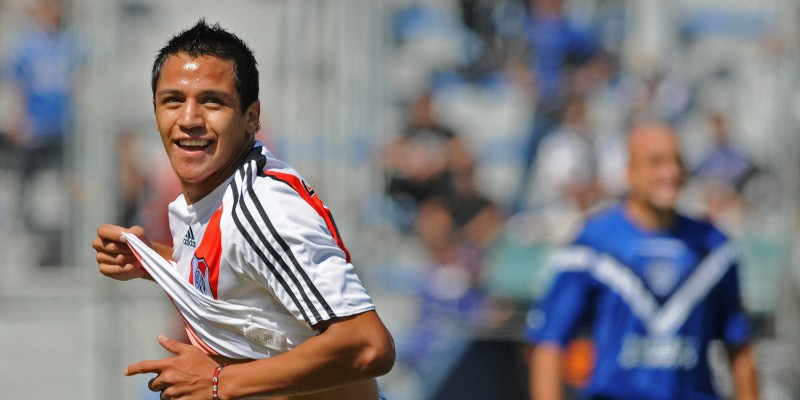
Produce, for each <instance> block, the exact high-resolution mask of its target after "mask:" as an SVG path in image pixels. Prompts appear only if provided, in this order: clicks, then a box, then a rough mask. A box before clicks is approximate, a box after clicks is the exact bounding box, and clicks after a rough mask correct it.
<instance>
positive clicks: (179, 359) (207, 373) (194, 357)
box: [125, 335, 218, 400]
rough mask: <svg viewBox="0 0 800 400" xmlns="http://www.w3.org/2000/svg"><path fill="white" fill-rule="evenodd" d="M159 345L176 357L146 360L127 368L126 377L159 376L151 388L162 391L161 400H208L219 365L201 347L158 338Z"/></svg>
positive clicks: (152, 382)
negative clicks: (150, 374)
mask: <svg viewBox="0 0 800 400" xmlns="http://www.w3.org/2000/svg"><path fill="white" fill-rule="evenodd" d="M158 343H160V344H161V346H162V347H164V348H165V349H167V351H169V352H170V353H172V354H174V355H175V357H171V358H164V359H161V360H146V361H139V362H138V363H135V364H131V365H129V366H128V368H125V375H126V376H131V375H136V374H146V373H153V372H154V373H156V374H158V375H156V377H155V378H153V379H152V380H150V383H149V384H148V387H149V388H150V390H152V391H154V392H161V399H162V400H164V399H175V400H178V399H180V400H207V399H209V398H210V397H211V377H212V376H213V375H214V370H215V369H216V368H217V366H218V364H217V363H216V362H215V361H214V360H212V359H211V357H209V356H207V355H206V354H205V353H203V351H202V350H200V349H198V348H197V347H194V346H191V345H188V344H184V343H181V342H178V341H176V340H173V339H170V338H168V337H166V336H164V335H158Z"/></svg>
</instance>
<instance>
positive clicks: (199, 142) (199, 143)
mask: <svg viewBox="0 0 800 400" xmlns="http://www.w3.org/2000/svg"><path fill="white" fill-rule="evenodd" d="M177 144H178V147H180V148H182V149H184V150H202V149H205V148H206V147H208V145H210V144H211V141H210V140H207V139H183V140H178V142H177Z"/></svg>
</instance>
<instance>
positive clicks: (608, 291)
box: [525, 205, 750, 400]
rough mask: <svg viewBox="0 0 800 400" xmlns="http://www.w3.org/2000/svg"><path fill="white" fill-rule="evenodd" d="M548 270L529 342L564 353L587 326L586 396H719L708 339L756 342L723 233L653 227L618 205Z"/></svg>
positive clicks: (696, 225) (700, 226) (688, 222)
mask: <svg viewBox="0 0 800 400" xmlns="http://www.w3.org/2000/svg"><path fill="white" fill-rule="evenodd" d="M552 265H553V267H554V269H555V276H554V278H553V279H554V280H553V282H552V283H551V286H550V288H549V290H548V292H547V294H546V295H545V296H544V298H543V299H541V301H539V302H537V303H536V304H534V306H533V307H532V308H531V311H530V313H529V315H528V320H527V326H526V330H525V336H526V339H527V340H528V341H530V342H531V343H550V344H556V345H559V346H561V347H564V346H565V345H566V344H567V343H568V342H569V341H570V339H571V338H572V337H573V335H574V334H575V332H576V329H577V328H578V327H579V326H580V325H581V324H582V323H584V322H588V323H589V326H590V327H591V336H592V337H591V338H592V341H593V342H594V344H595V349H596V350H595V351H596V354H595V368H594V372H593V374H592V378H591V380H590V381H589V383H588V385H587V386H586V387H585V388H584V390H583V394H584V398H587V399H619V400H622V399H631V400H633V399H635V400H645V399H652V400H662V399H663V400H674V399H693V400H705V399H718V398H719V396H718V395H717V394H716V393H715V391H714V388H713V386H712V378H711V372H710V370H709V366H708V358H707V351H708V345H709V342H710V341H712V340H715V339H720V340H722V341H723V342H725V343H726V344H729V345H740V344H744V343H746V342H747V341H748V340H749V339H750V325H749V323H748V321H747V318H746V315H745V312H744V310H743V307H742V302H741V297H740V292H739V283H738V275H737V254H736V251H735V249H734V247H733V246H732V244H731V243H729V242H728V241H727V239H726V237H725V236H724V235H723V234H722V233H721V232H720V231H719V230H717V229H716V228H714V227H713V226H712V225H711V224H710V223H708V222H704V221H697V220H694V219H690V218H687V217H684V216H678V218H677V220H676V222H675V224H674V225H673V227H672V228H671V229H669V230H665V231H648V230H645V229H642V228H640V227H638V226H637V225H635V224H634V223H633V222H632V221H631V220H630V219H629V218H628V216H627V215H626V214H625V211H624V207H623V206H621V205H620V206H615V207H613V208H610V209H608V210H605V211H604V212H602V213H600V214H598V215H596V216H594V217H592V218H591V219H590V220H589V221H587V223H586V225H585V226H584V228H583V230H582V231H581V232H580V234H579V235H578V237H577V239H575V241H574V242H573V243H572V244H571V245H570V246H568V247H566V248H564V249H563V250H561V251H560V252H558V254H557V255H556V256H555V257H554V259H553V264H552Z"/></svg>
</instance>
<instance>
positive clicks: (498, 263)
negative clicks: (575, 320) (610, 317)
mask: <svg viewBox="0 0 800 400" xmlns="http://www.w3.org/2000/svg"><path fill="white" fill-rule="evenodd" d="M200 17H206V18H207V20H208V21H210V22H219V23H220V24H221V25H222V26H223V27H225V28H227V29H229V30H230V31H232V32H234V33H236V34H238V35H240V36H241V37H242V38H243V39H244V40H245V41H246V42H247V43H248V44H250V45H251V47H252V48H253V50H254V51H255V54H256V58H257V60H258V62H259V68H260V72H261V80H262V81H261V88H262V93H263V94H262V98H261V102H262V114H263V121H262V126H263V127H264V128H265V129H263V130H262V131H261V133H260V134H259V139H260V140H262V141H263V142H264V143H265V144H266V145H267V146H268V147H269V148H271V150H272V151H273V152H274V153H275V154H276V155H277V156H278V157H279V158H282V159H284V160H286V161H287V162H289V163H290V164H292V165H293V166H295V167H296V168H297V169H298V170H299V171H300V172H301V173H302V174H303V175H304V177H305V178H306V180H307V181H308V182H309V183H310V184H312V185H313V186H314V187H315V188H316V191H317V193H319V194H320V195H321V197H322V198H323V199H324V201H325V202H326V204H327V205H328V206H329V207H330V208H331V209H332V211H333V213H334V215H335V216H336V220H337V224H338V226H339V228H340V231H341V232H342V235H343V237H344V240H345V243H347V245H348V248H349V249H350V250H351V252H352V254H353V259H354V263H355V264H356V268H357V271H358V272H359V274H360V275H361V277H362V279H363V280H364V281H365V283H366V285H367V288H368V289H369V290H370V292H371V294H372V295H373V296H374V298H375V301H376V304H377V306H378V309H379V311H380V313H381V315H382V317H383V319H384V320H385V321H386V322H387V324H388V325H389V328H390V329H391V330H392V332H393V334H394V337H395V340H396V342H397V347H398V363H397V365H396V367H395V369H394V370H393V371H392V372H391V373H390V374H389V375H387V376H385V377H383V378H381V381H382V383H383V385H384V387H385V388H386V391H387V394H388V395H389V397H390V398H391V399H395V400H418V399H480V400H491V399H504V400H505V399H524V398H526V391H527V366H526V365H525V362H524V357H523V354H524V350H525V349H524V346H523V345H522V343H521V330H522V326H523V325H524V323H525V318H526V311H527V309H528V307H529V306H530V304H531V302H532V301H535V300H536V298H537V296H539V295H540V294H541V292H542V290H543V289H544V288H545V287H546V285H547V283H548V279H549V272H548V269H547V260H548V255H549V254H550V252H551V251H552V250H553V249H554V247H556V246H558V245H559V244H562V243H565V242H566V241H568V240H569V239H570V238H571V235H572V234H573V233H574V232H575V229H576V228H577V227H579V226H580V223H581V221H582V219H583V218H585V217H586V216H587V215H588V214H590V213H592V212H593V211H594V210H597V209H599V208H602V207H603V206H604V205H607V204H609V203H610V202H613V201H615V200H618V199H619V198H620V197H621V196H623V195H624V193H625V181H624V171H625V167H626V156H627V154H626V149H625V134H626V127H627V126H628V124H629V123H630V121H632V120H634V119H636V118H640V117H643V116H647V117H656V118H660V119H663V120H666V121H669V122H670V123H672V124H674V125H675V126H676V128H677V130H678V131H679V133H680V135H681V140H682V144H683V146H684V149H683V151H684V156H685V159H684V161H685V164H686V167H687V171H688V172H689V174H690V180H689V182H688V184H687V187H686V190H685V191H684V195H683V198H682V201H681V203H682V206H681V209H682V210H683V211H684V212H686V213H688V214H691V215H695V216H705V217H707V218H710V219H712V220H713V221H715V222H716V223H717V224H718V225H719V226H721V227H723V229H724V230H725V231H726V232H727V233H728V234H729V235H730V236H731V237H732V238H733V239H734V240H735V241H736V242H737V243H738V245H739V247H740V248H741V250H742V255H743V260H742V265H741V268H742V270H741V271H742V272H741V284H742V287H743V298H744V303H745V305H746V307H747V309H748V312H749V313H750V315H751V317H752V319H753V321H754V324H755V326H756V335H757V336H756V337H757V350H758V360H759V367H760V374H761V382H762V385H761V390H762V395H763V398H765V399H768V400H783V399H787V400H789V399H797V398H800V365H798V364H797V362H796V360H798V359H800V300H798V299H800V294H799V293H800V253H798V251H797V246H795V244H796V243H797V242H798V238H800V236H798V234H800V224H799V223H800V220H798V205H800V180H799V179H798V171H800V157H798V153H800V129H798V127H800V2H798V1H796V0H760V1H753V0H711V1H709V0H704V1H698V0H678V1H656V0H637V1H630V0H594V1H584V0H563V1H561V0H416V1H415V0H237V1H228V2H218V1H212V0H191V1H190V0H175V1H168V2H165V1H157V0H113V1H109V0H63V1H57V0H27V1H26V0H0V299H2V301H0V337H1V338H2V340H0V355H2V357H3V359H4V360H6V362H4V363H3V366H1V367H0V385H2V387H3V388H4V389H3V391H4V393H5V395H8V396H11V395H13V397H15V398H21V399H46V398H60V399H72V398H75V399H78V398H81V399H87V398H90V399H111V398H113V399H148V398H153V397H152V396H150V395H148V393H147V391H146V387H145V384H146V382H147V379H149V378H147V377H133V378H125V377H123V376H122V369H123V368H124V366H125V365H128V364H129V363H132V362H134V361H138V360H140V359H145V358H155V357H161V356H163V352H162V350H161V349H160V348H159V347H158V344H157V342H156V339H155V337H156V335H157V334H158V333H159V332H164V333H168V334H172V335H173V336H179V335H180V326H179V325H178V323H176V322H175V315H174V309H173V308H172V306H171V305H170V303H169V302H168V300H167V298H166V297H165V296H164V295H163V293H162V292H161V291H160V290H159V289H158V288H157V287H156V286H155V285H153V284H149V283H147V282H129V283H125V284H120V283H117V282H111V281H109V280H104V279H102V278H101V277H100V274H99V273H97V270H96V263H95V262H94V253H93V251H92V249H91V245H90V243H91V240H92V239H93V237H94V231H95V229H96V227H97V226H98V225H99V224H101V223H106V222H108V223H116V224H120V225H141V226H144V227H145V228H146V229H147V231H148V232H149V235H150V237H151V238H152V239H153V240H161V241H168V240H169V232H168V229H167V226H166V204H167V203H168V202H169V201H171V200H172V199H174V197H175V196H176V195H177V194H178V193H179V189H178V187H177V181H176V180H175V178H174V177H173V176H172V173H171V170H170V168H169V164H168V163H167V160H166V157H165V155H164V154H163V151H162V148H161V144H160V139H159V138H158V135H157V131H156V130H155V125H154V118H153V114H152V103H151V93H150V87H149V78H150V67H151V65H152V61H153V59H154V57H155V52H156V51H157V50H158V49H159V48H160V47H161V46H162V45H163V44H164V43H165V42H166V40H167V39H168V38H169V37H171V35H172V34H174V33H176V32H178V31H180V30H182V29H183V28H185V27H188V26H191V25H192V24H193V23H194V22H195V21H196V20H197V19H198V18H200ZM590 348H591V347H590V344H587V343H585V342H582V341H578V342H576V344H575V345H574V346H573V347H572V348H571V349H570V357H568V360H567V363H566V365H565V368H567V376H568V377H569V379H570V385H572V386H574V387H579V386H580V385H581V384H582V382H584V381H585V378H586V374H587V373H588V371H589V370H590V369H591V357H590V356H588V355H587V354H589V353H590ZM716 360H717V361H716V362H715V367H716V370H717V371H718V372H719V376H718V379H717V380H718V382H717V384H718V386H719V387H720V389H721V390H722V392H723V393H730V392H731V389H730V380H729V379H728V378H726V377H727V375H726V374H725V371H726V368H727V365H725V362H724V359H723V358H722V357H717V358H716ZM5 395H4V396H5Z"/></svg>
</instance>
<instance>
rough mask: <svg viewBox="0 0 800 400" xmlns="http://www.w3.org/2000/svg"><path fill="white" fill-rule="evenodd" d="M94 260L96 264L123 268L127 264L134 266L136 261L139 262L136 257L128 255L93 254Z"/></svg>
mask: <svg viewBox="0 0 800 400" xmlns="http://www.w3.org/2000/svg"><path fill="white" fill-rule="evenodd" d="M94 258H95V260H96V261H97V263H98V264H108V265H116V266H119V267H125V266H127V265H129V264H130V265H136V264H137V261H139V260H138V259H137V258H136V257H134V256H133V255H130V254H108V253H97V254H95V257H94Z"/></svg>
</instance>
